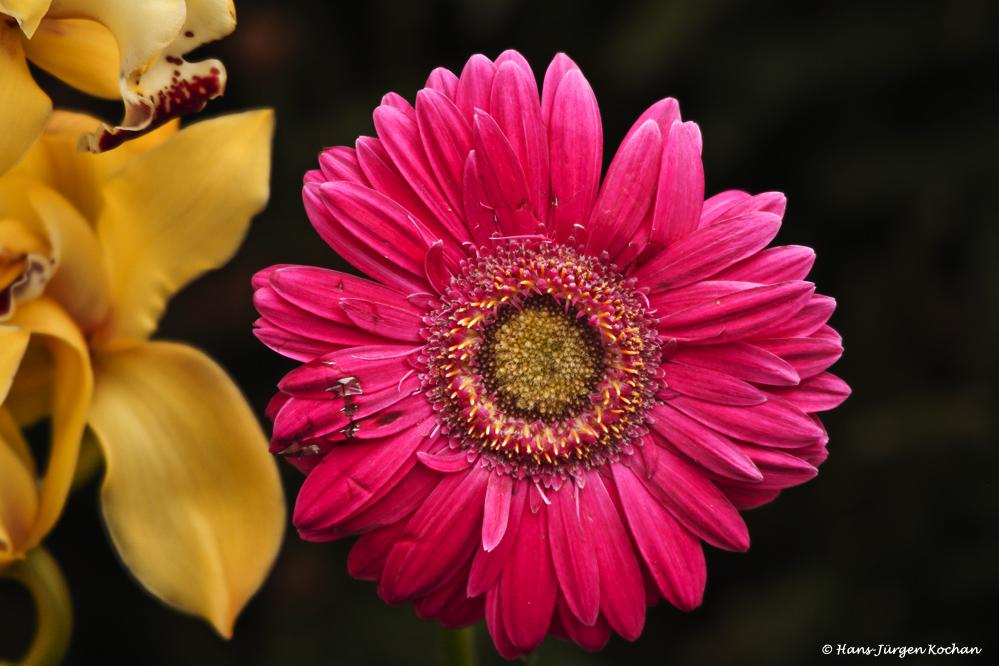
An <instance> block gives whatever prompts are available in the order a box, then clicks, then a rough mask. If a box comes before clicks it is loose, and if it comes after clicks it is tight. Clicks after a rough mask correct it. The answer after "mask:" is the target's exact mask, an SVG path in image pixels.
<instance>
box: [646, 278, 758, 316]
mask: <svg viewBox="0 0 999 666" xmlns="http://www.w3.org/2000/svg"><path fill="white" fill-rule="evenodd" d="M759 286H760V285H758V284H756V283H755V282H730V281H721V280H702V281H701V282H694V283H693V284H688V285H687V286H686V287H680V288H679V289H667V290H666V291H660V292H659V293H657V294H652V295H650V296H649V305H650V306H652V308H653V309H654V310H655V311H656V314H657V315H658V316H660V317H664V316H666V315H668V314H673V313H674V312H680V311H681V310H686V309H687V308H691V307H694V306H695V305H701V304H703V303H705V302H707V301H714V300H717V299H719V298H721V297H722V296H728V295H729V294H734V293H735V292H737V291H742V290H744V289H752V288H753V287H759Z"/></svg>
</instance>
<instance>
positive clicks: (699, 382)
mask: <svg viewBox="0 0 999 666" xmlns="http://www.w3.org/2000/svg"><path fill="white" fill-rule="evenodd" d="M661 370H662V371H663V373H664V378H665V379H666V385H667V386H669V388H671V389H673V390H674V391H678V392H680V393H682V394H684V395H689V396H690V397H692V398H700V399H701V400H707V401H708V402H717V403H720V404H723V405H758V404H760V403H761V402H766V400H767V398H766V396H764V395H763V392H762V391H760V390H759V389H758V388H756V387H755V386H753V385H752V384H747V383H746V382H744V381H742V380H741V379H736V378H735V377H732V376H731V375H728V374H725V373H722V372H715V371H714V370H704V369H698V368H693V367H690V366H683V365H677V364H676V363H664V364H663V365H662V366H661Z"/></svg>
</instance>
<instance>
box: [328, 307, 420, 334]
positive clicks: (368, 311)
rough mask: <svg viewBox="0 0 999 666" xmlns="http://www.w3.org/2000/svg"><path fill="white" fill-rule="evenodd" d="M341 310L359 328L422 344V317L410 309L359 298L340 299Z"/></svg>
mask: <svg viewBox="0 0 999 666" xmlns="http://www.w3.org/2000/svg"><path fill="white" fill-rule="evenodd" d="M340 309H341V310H343V311H344V312H346V313H347V316H348V317H350V320H351V321H352V322H354V324H355V325H357V327H358V328H360V329H362V330H365V331H369V332H371V333H374V334H376V335H382V336H385V337H386V338H391V339H393V340H405V341H408V342H420V341H421V340H422V339H423V338H422V337H420V330H421V329H422V328H423V320H422V318H421V317H419V316H417V315H414V314H412V313H411V312H410V311H409V309H408V308H407V309H405V310H404V309H402V308H397V307H394V306H392V305H385V304H384V303H375V302H372V301H368V300H364V299H359V298H342V299H340Z"/></svg>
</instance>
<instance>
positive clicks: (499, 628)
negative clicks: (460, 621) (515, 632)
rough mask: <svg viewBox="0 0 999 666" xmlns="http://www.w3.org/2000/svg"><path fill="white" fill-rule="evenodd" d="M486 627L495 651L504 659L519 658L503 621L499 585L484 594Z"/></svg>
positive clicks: (518, 653) (518, 652) (518, 651)
mask: <svg viewBox="0 0 999 666" xmlns="http://www.w3.org/2000/svg"><path fill="white" fill-rule="evenodd" d="M485 610H486V626H487V627H489V635H490V637H492V639H493V645H494V646H495V647H496V651H497V652H498V653H499V655H500V656H501V657H503V658H504V659H511V660H512V659H516V658H517V657H519V656H520V650H518V649H517V647H516V646H515V645H514V644H513V641H512V640H510V634H509V633H508V631H507V628H506V624H505V623H504V619H503V615H504V614H503V603H502V601H501V597H500V588H499V585H496V586H493V587H491V588H489V591H488V592H487V593H486V608H485Z"/></svg>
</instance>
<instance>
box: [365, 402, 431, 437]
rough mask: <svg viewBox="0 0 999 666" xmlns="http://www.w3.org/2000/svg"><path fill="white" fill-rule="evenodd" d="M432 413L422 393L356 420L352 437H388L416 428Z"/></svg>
mask: <svg viewBox="0 0 999 666" xmlns="http://www.w3.org/2000/svg"><path fill="white" fill-rule="evenodd" d="M433 413H434V409H433V407H432V406H431V405H430V403H429V402H427V398H426V396H425V395H423V394H422V393H418V394H416V395H412V396H409V397H406V398H403V399H402V400H400V401H399V402H398V403H396V404H394V405H392V406H391V407H386V408H385V409H383V410H382V411H380V412H379V413H377V414H373V415H371V416H369V417H367V418H363V419H362V418H358V419H355V420H354V421H353V422H352V425H353V426H354V427H355V428H356V429H355V430H354V431H353V432H352V433H351V436H352V437H356V438H357V439H375V438H378V437H388V436H389V435H394V434H396V433H398V432H401V431H403V430H407V429H410V428H414V427H416V424H418V423H420V422H421V421H423V420H424V419H426V418H427V417H429V416H432V415H433Z"/></svg>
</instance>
